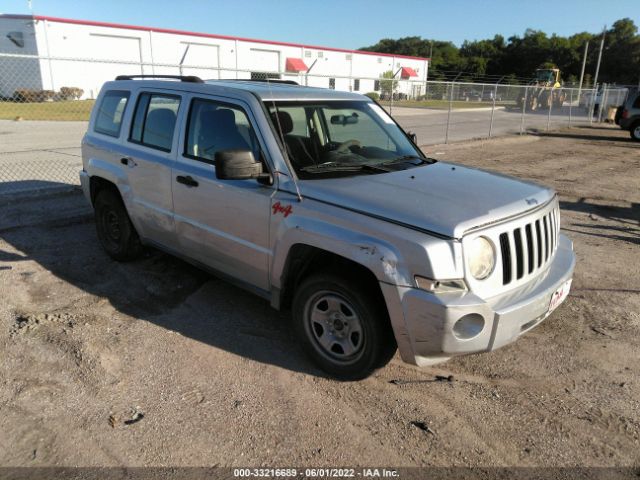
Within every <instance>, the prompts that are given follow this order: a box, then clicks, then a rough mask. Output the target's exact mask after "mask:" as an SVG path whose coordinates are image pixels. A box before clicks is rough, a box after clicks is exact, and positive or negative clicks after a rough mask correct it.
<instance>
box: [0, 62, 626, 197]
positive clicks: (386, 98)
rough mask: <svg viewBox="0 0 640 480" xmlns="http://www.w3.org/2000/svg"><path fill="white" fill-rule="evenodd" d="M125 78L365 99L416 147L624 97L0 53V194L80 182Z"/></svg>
mask: <svg viewBox="0 0 640 480" xmlns="http://www.w3.org/2000/svg"><path fill="white" fill-rule="evenodd" d="M122 74H130V75H131V74H136V75H139V74H145V75H196V76H199V77H201V78H203V79H214V80H216V79H248V80H250V79H253V80H256V79H265V78H271V79H280V80H292V81H295V82H297V83H299V84H300V85H307V86H311V87H322V88H332V89H336V90H345V91H353V92H358V93H362V94H366V95H369V96H370V97H372V98H374V99H375V100H377V101H378V102H380V104H381V105H383V106H384V107H385V108H387V110H388V111H390V112H391V114H392V115H393V116H394V118H395V119H396V120H397V121H398V123H400V125H401V126H402V127H403V128H404V129H405V130H407V131H410V132H412V133H415V134H416V135H417V138H418V142H419V144H420V145H422V146H426V145H433V144H440V143H447V142H454V141H460V140H468V139H474V138H485V137H491V136H496V135H506V134H524V133H527V132H530V131H532V130H538V131H539V130H550V129H557V128H561V127H570V126H572V125H579V124H585V123H592V122H597V121H605V120H610V119H611V109H610V107H616V106H618V105H620V104H622V103H623V102H624V100H625V97H626V94H627V91H626V89H621V88H612V87H608V86H603V87H601V88H599V89H584V88H583V89H579V88H550V87H544V86H538V85H505V84H501V83H495V84H489V83H465V82H455V81H446V82H445V81H418V80H414V79H411V78H409V79H402V78H395V77H388V76H387V77H385V78H383V77H362V76H361V77H355V76H337V75H336V76H330V75H319V74H313V73H308V72H307V73H291V72H276V71H255V70H253V71H252V70H234V69H229V68H219V67H213V66H201V65H200V66H194V65H182V64H161V63H153V64H151V63H141V62H133V61H121V60H119V61H108V60H91V59H77V58H53V57H42V56H30V55H10V54H0V195H2V194H6V193H15V192H19V191H23V190H33V189H40V188H49V187H54V186H57V187H59V186H61V185H71V184H77V182H78V171H79V170H80V168H81V154H80V143H81V139H82V135H83V134H84V131H85V130H86V125H87V120H88V118H89V114H90V112H91V109H92V107H93V103H94V99H95V98H96V96H97V95H98V93H99V91H100V88H101V86H102V84H103V83H104V82H105V81H107V80H111V79H114V78H115V77H116V76H117V75H122Z"/></svg>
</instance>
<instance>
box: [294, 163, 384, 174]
mask: <svg viewBox="0 0 640 480" xmlns="http://www.w3.org/2000/svg"><path fill="white" fill-rule="evenodd" d="M300 170H302V171H303V172H308V173H325V172H361V171H370V172H390V171H391V170H389V169H388V168H384V167H382V166H381V165H371V164H368V163H357V164H352V165H348V164H340V163H321V164H320V165H309V166H307V167H302V168H301V169H300Z"/></svg>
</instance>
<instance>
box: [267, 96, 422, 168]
mask: <svg viewBox="0 0 640 480" xmlns="http://www.w3.org/2000/svg"><path fill="white" fill-rule="evenodd" d="M265 105H266V107H267V109H268V111H269V113H270V115H271V120H272V122H273V124H274V126H275V128H276V132H277V133H278V136H279V137H280V139H281V140H282V142H283V143H284V148H285V149H286V153H287V155H288V157H289V160H290V161H291V164H292V166H293V168H294V169H295V170H296V174H298V176H300V177H301V178H317V177H318V176H319V175H329V174H333V175H335V174H339V175H358V174H365V173H385V172H390V171H394V170H401V169H406V168H413V167H416V166H419V165H422V164H425V163H430V161H429V160H428V159H426V158H425V157H424V155H423V154H422V153H421V152H420V150H419V149H418V148H416V147H415V146H414V145H413V143H411V141H410V140H409V139H408V138H407V136H406V135H405V133H404V132H403V131H402V130H401V129H400V128H399V127H398V126H397V125H396V123H395V122H394V121H393V120H392V119H391V117H389V115H387V113H386V112H385V111H384V110H383V109H382V108H381V107H380V106H378V105H377V104H375V103H371V102H366V101H339V102H275V103H273V102H266V103H265Z"/></svg>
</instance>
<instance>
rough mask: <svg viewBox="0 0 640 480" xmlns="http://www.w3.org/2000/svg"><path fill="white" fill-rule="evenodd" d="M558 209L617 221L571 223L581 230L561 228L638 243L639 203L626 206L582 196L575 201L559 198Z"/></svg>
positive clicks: (639, 225)
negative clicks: (608, 203)
mask: <svg viewBox="0 0 640 480" xmlns="http://www.w3.org/2000/svg"><path fill="white" fill-rule="evenodd" d="M560 209H561V210H570V211H574V212H579V213H588V214H592V215H597V216H599V217H602V218H604V219H605V220H609V221H612V222H615V223H617V225H598V224H597V223H573V224H572V226H573V227H579V228H581V229H582V230H576V229H571V228H568V227H566V226H563V227H562V228H563V230H567V231H570V232H576V233H583V234H586V235H591V236H595V237H602V238H610V239H613V240H621V241H623V242H629V243H633V244H637V245H640V203H631V204H630V205H629V206H628V207H619V206H613V205H603V204H600V203H595V202H589V201H588V200H587V199H586V198H585V197H582V198H580V199H578V200H577V201H575V202H572V201H566V200H561V201H560Z"/></svg>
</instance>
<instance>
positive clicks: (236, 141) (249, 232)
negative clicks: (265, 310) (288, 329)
mask: <svg viewBox="0 0 640 480" xmlns="http://www.w3.org/2000/svg"><path fill="white" fill-rule="evenodd" d="M185 115H186V117H187V119H186V122H184V128H183V131H182V133H181V135H180V142H181V143H180V153H179V154H178V156H177V160H176V163H175V165H174V168H173V174H172V182H173V207H174V218H175V224H176V237H177V241H178V244H179V249H180V251H181V252H183V253H185V254H187V255H188V256H190V257H192V258H194V259H196V260H198V261H200V262H202V263H203V264H205V265H208V266H209V267H211V268H214V269H215V270H217V271H219V272H222V273H225V274H227V275H230V276H232V277H234V278H236V279H239V280H241V281H243V282H244V283H248V284H249V285H251V286H253V287H256V288H258V289H260V290H263V291H267V290H268V288H269V259H270V257H271V252H270V249H269V218H270V211H271V210H270V209H271V197H272V196H273V194H274V192H275V189H274V187H273V186H270V185H265V184H262V183H259V182H258V181H256V180H218V179H217V178H216V172H215V168H216V167H215V161H214V158H215V154H216V152H217V151H220V150H228V149H243V150H251V151H253V154H254V156H255V158H256V159H260V158H265V157H264V153H263V152H266V151H267V150H266V149H265V148H264V141H263V139H262V138H261V137H260V134H259V131H257V130H256V129H255V128H254V127H253V125H255V122H254V117H253V116H252V113H251V110H250V108H249V107H248V105H246V104H245V103H244V102H242V101H240V100H233V99H229V98H223V97H215V96H207V95H193V96H192V97H191V98H190V99H189V109H188V111H186V112H185Z"/></svg>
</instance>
